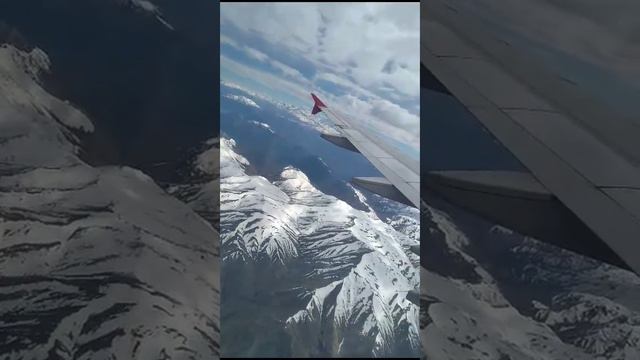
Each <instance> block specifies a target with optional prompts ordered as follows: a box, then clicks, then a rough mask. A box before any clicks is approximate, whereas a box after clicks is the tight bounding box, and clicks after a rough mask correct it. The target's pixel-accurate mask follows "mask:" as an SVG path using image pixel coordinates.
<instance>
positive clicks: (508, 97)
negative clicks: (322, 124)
mask: <svg viewBox="0 0 640 360" xmlns="http://www.w3.org/2000/svg"><path fill="white" fill-rule="evenodd" d="M425 5H426V9H425V11H426V14H427V17H428V18H433V19H434V20H430V19H426V21H425V19H423V23H422V30H423V34H424V36H423V39H422V45H421V58H422V62H423V64H424V65H425V66H426V67H427V68H428V69H429V70H430V71H431V72H432V73H433V74H434V75H435V76H436V77H437V78H438V80H440V81H441V82H442V83H443V84H444V85H445V86H446V87H447V88H448V90H449V91H450V92H451V93H452V94H454V95H455V96H456V98H457V99H458V100H459V101H460V102H462V104H463V105H465V107H466V108H467V109H468V110H469V111H470V112H471V113H472V114H474V115H475V117H476V118H477V119H478V120H479V121H481V122H482V123H483V124H484V125H485V126H486V127H487V129H488V130H490V131H491V132H492V133H493V134H494V135H495V136H496V137H497V138H498V139H499V140H500V141H501V142H502V143H503V144H504V145H505V146H506V147H507V148H508V149H509V150H510V151H511V152H513V154H514V155H515V156H516V157H517V158H518V159H519V160H520V161H521V162H522V163H523V164H524V165H525V166H526V167H527V168H529V170H530V171H531V172H532V173H533V175H534V176H535V177H536V178H537V179H538V180H539V181H540V182H541V183H542V184H544V186H545V187H546V188H547V189H549V190H550V191H551V192H552V193H553V194H554V195H555V196H556V197H557V198H558V199H559V200H560V201H561V202H562V203H564V204H565V206H567V207H568V208H569V209H571V211H573V212H574V213H575V214H576V215H577V216H578V217H579V218H580V219H581V220H582V221H583V222H584V223H585V224H586V225H587V226H588V227H589V228H591V229H592V230H593V232H594V233H596V234H597V235H598V236H599V237H600V238H601V239H602V240H603V241H604V242H605V243H607V245H608V246H610V247H611V249H612V250H613V251H614V252H616V253H617V254H618V255H619V256H620V257H621V258H622V259H623V260H624V261H625V262H626V263H628V264H629V266H630V267H631V268H632V269H634V271H636V272H638V273H640V219H639V218H638V217H637V214H638V209H639V208H640V203H639V202H640V197H639V196H637V194H638V192H637V190H638V189H640V169H638V167H637V166H636V164H635V163H634V162H633V159H632V158H633V156H631V157H629V155H630V153H632V152H633V149H632V146H631V145H629V146H626V147H625V149H622V150H621V149H620V148H616V147H614V146H611V145H610V144H609V142H607V141H606V140H604V139H607V138H608V137H610V136H612V134H613V133H612V132H611V130H606V131H605V133H606V134H601V133H600V132H598V131H594V129H595V130H597V129H600V128H602V127H603V124H602V123H598V124H597V126H589V124H591V125H593V124H594V123H596V122H597V121H598V120H599V121H602V120H603V119H611V118H613V117H615V116H616V115H615V114H613V113H610V114H609V116H605V115H606V114H607V113H604V112H603V111H604V110H603V109H604V108H603V107H599V106H595V105H593V104H590V105H588V106H586V107H585V109H587V110H591V111H592V112H593V113H595V114H597V115H598V116H601V117H600V118H593V117H592V115H591V114H589V111H585V110H584V109H580V106H582V105H583V104H585V100H584V98H582V97H580V96H579V95H573V96H574V97H572V94H571V93H570V92H569V90H568V89H567V88H566V87H562V86H560V85H558V86H555V84H556V80H557V79H554V77H553V75H552V74H550V73H545V72H544V70H542V69H540V68H533V67H531V66H527V67H526V68H523V67H521V66H518V65H513V66H510V67H509V68H507V66H505V65H504V63H505V62H509V63H519V64H522V62H520V61H521V60H522V59H520V58H516V57H513V58H510V56H511V55H512V52H511V50H512V49H511V50H510V47H509V45H508V44H504V43H501V42H500V40H499V39H495V38H482V31H481V29H480V28H474V27H473V26H472V25H473V19H470V18H467V17H462V14H461V12H460V11H456V10H455V9H453V10H452V9H451V6H450V5H445V4H444V3H443V2H442V1H440V0H427V1H424V2H423V5H422V6H423V7H425ZM435 19H437V22H436V20H435ZM427 32H429V33H428V34H427ZM470 38H471V39H470ZM514 56H515V55H514ZM495 57H500V60H494V59H495ZM522 61H524V60H522ZM525 63H526V62H525ZM514 72H515V74H514ZM523 72H529V73H528V74H522V73H523ZM532 76H533V77H534V78H536V80H535V82H536V84H534V85H533V86H532V84H531V83H529V82H528V81H526V80H527V79H530V78H531V77H532ZM556 89H560V90H559V91H560V95H559V98H560V100H561V101H560V102H561V103H562V104H565V105H566V106H568V107H569V108H571V111H568V110H567V108H566V107H563V106H559V105H558V102H559V99H558V97H556V92H555V90H556ZM578 98H579V99H578ZM572 99H573V100H572ZM578 100H580V101H578ZM592 102H593V101H592ZM562 104H560V105H562ZM594 109H595V110H594ZM578 116H580V118H577V117H578ZM619 121H621V120H619ZM627 128H628V129H629V130H628V131H631V132H632V131H633V128H632V127H631V126H630V125H629V126H628V127H627ZM601 135H602V136H601ZM628 136H629V134H624V135H621V138H624V137H628ZM623 150H626V151H623ZM631 155H633V154H631ZM623 188H624V189H629V190H628V191H631V192H633V194H634V196H625V197H624V200H623V199H622V196H623V195H622V194H626V192H623V191H622V190H620V189H623ZM628 191H627V192H628ZM627 195H628V194H627Z"/></svg>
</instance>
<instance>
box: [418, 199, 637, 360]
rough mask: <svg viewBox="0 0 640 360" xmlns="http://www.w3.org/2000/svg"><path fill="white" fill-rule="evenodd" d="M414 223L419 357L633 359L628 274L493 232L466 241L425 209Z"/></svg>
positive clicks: (455, 225)
mask: <svg viewBox="0 0 640 360" xmlns="http://www.w3.org/2000/svg"><path fill="white" fill-rule="evenodd" d="M452 214H455V211H453V212H452ZM422 219H423V220H422V226H423V227H424V228H425V229H426V231H425V233H426V234H429V236H428V237H427V238H425V240H424V242H423V245H422V246H427V247H428V248H429V250H430V251H431V253H434V254H435V255H433V256H432V258H431V259H430V260H429V261H427V262H425V264H426V268H422V270H421V271H422V274H421V280H422V286H423V288H422V295H421V296H422V298H421V341H422V345H423V350H424V357H425V358H426V359H437V360H440V359H540V360H542V359H545V360H546V359H554V360H560V359H580V360H582V359H584V360H589V359H617V360H623V359H636V358H638V357H640V336H639V331H640V321H639V320H640V278H638V277H637V276H636V275H635V274H632V273H630V272H627V271H625V270H621V269H617V268H614V267H612V266H609V265H605V264H601V263H598V262H596V261H593V260H590V259H587V258H584V257H581V256H579V255H576V254H573V253H571V252H568V251H563V250H561V249H558V248H555V247H553V246H550V245H546V244H544V243H540V242H538V241H535V240H531V239H523V238H522V237H520V236H518V235H516V234H513V233H511V232H509V231H507V230H505V229H500V228H496V227H494V228H491V229H490V230H488V231H486V232H485V233H482V232H480V233H475V235H474V237H473V238H472V237H470V236H468V235H467V233H466V232H465V230H463V227H462V226H461V225H462V224H464V222H465V221H466V220H465V219H464V218H463V217H455V218H452V217H449V216H447V215H445V214H444V213H442V212H440V211H438V210H435V209H432V208H429V209H426V211H425V213H424V214H423V217H422ZM454 219H455V220H454ZM470 239H473V241H471V240H470Z"/></svg>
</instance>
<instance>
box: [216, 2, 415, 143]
mask: <svg viewBox="0 0 640 360" xmlns="http://www.w3.org/2000/svg"><path fill="white" fill-rule="evenodd" d="M418 7H419V4H418V3H389V4H377V3H340V4H338V3H331V4H318V3H304V4H291V3H279V4H278V3H276V4H273V3H271V4H257V3H251V4H241V3H235V4H231V3H225V4H222V5H221V24H222V25H221V29H222V31H221V32H222V34H223V35H222V36H223V37H224V39H223V38H221V42H222V43H226V44H228V45H231V46H234V47H235V48H238V49H241V50H242V51H243V52H244V53H245V54H246V55H247V56H248V57H249V58H251V59H253V60H257V61H259V62H261V63H263V64H266V65H268V66H269V69H266V68H261V69H252V70H254V72H252V73H251V74H252V76H256V79H255V80H256V81H260V82H263V81H271V83H270V84H269V87H270V88H274V87H279V86H285V87H286V89H287V90H289V91H291V92H292V93H293V94H295V95H296V96H300V95H301V94H304V96H305V97H306V96H308V92H310V91H316V92H318V93H319V94H320V95H322V96H323V97H324V98H326V99H327V101H330V102H331V103H332V104H333V106H334V108H339V109H340V110H341V111H342V112H344V113H349V114H350V115H353V116H354V117H356V118H358V119H359V121H362V122H363V123H366V124H367V126H369V127H371V128H374V129H376V130H379V131H382V132H383V133H384V134H385V135H388V136H389V137H393V138H394V140H396V141H403V142H407V141H410V142H411V143H410V144H409V145H410V146H411V147H413V148H416V149H417V148H419V137H418V136H417V134H418V132H419V117H418V114H417V111H416V109H418V108H419V96H420V83H419V81H420V62H419V61H420V59H419V56H420V55H419V54H420V44H419V37H420V35H419V32H420V20H419V9H418ZM230 39H233V43H232V42H231V41H229V40H230ZM239 43H241V44H243V45H239ZM230 61H231V59H229V58H227V59H226V62H227V63H230ZM241 62H242V60H241V59H234V66H235V67H236V69H237V68H238V66H240V65H241V64H240V63H241ZM301 64H310V65H311V67H312V68H313V69H312V71H307V70H308V69H307V68H305V67H302V66H301ZM245 67H249V66H245ZM255 71H258V72H257V73H256V72H255ZM268 72H272V73H273V75H277V74H280V75H282V76H284V78H286V79H287V80H290V81H286V82H282V81H280V82H278V81H277V80H275V78H277V77H278V76H273V77H270V76H269V74H268ZM280 80H283V79H280ZM321 81H326V82H329V83H331V84H335V85H337V86H338V88H336V89H345V92H344V93H343V92H342V91H340V93H343V94H336V93H331V92H329V91H328V90H329V89H327V88H326V87H324V86H323V87H322V89H323V90H321V89H319V85H320V82H321ZM316 82H318V84H316ZM276 84H277V85H276ZM394 112H395V113H394ZM387 116H390V118H385V117H387ZM399 126H403V127H405V128H404V129H393V128H394V127H399Z"/></svg>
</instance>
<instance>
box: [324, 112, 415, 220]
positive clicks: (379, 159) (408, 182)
mask: <svg viewBox="0 0 640 360" xmlns="http://www.w3.org/2000/svg"><path fill="white" fill-rule="evenodd" d="M323 111H324V112H325V114H326V115H327V116H328V117H329V118H331V120H332V121H334V122H335V123H336V124H337V125H338V127H339V128H340V131H341V132H342V134H343V135H344V137H346V138H347V139H349V141H350V142H351V143H352V144H353V146H355V147H356V149H358V151H359V152H360V153H361V154H362V155H364V156H365V157H366V158H367V159H368V160H369V161H370V162H371V163H372V164H373V166H375V167H376V169H378V171H380V173H382V175H384V177H385V178H387V180H389V182H391V183H392V184H393V186H395V187H396V188H397V189H398V190H399V191H400V192H401V193H402V195H404V196H405V197H406V198H407V199H408V200H409V201H410V202H411V203H412V204H413V205H414V206H415V207H416V208H420V175H419V165H417V164H412V163H411V162H409V161H407V160H403V159H399V158H398V156H397V155H396V154H395V153H393V151H390V150H389V149H387V148H385V146H384V145H382V143H376V142H374V141H373V140H372V139H371V138H370V137H369V136H367V135H366V134H365V133H364V132H363V131H362V130H360V129H358V128H357V127H355V126H353V125H352V124H351V123H350V122H349V121H348V120H347V119H345V118H344V117H342V116H340V115H338V114H336V113H335V112H334V111H332V110H331V109H329V108H326V107H325V108H324V109H323ZM416 169H418V171H416Z"/></svg>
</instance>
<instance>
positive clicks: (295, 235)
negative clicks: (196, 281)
mask: <svg viewBox="0 0 640 360" xmlns="http://www.w3.org/2000/svg"><path fill="white" fill-rule="evenodd" d="M235 145H236V144H235V142H234V141H233V140H232V139H222V140H221V143H220V154H221V155H220V158H221V167H220V169H221V172H220V187H221V212H222V213H221V218H220V225H221V239H222V257H223V264H224V265H223V274H222V283H223V287H224V288H223V297H222V303H223V307H222V311H223V313H222V328H223V354H224V355H225V356H235V355H244V356H255V355H261V356H265V355H272V356H274V355H279V356H288V355H293V356H391V355H396V356H402V355H417V354H418V353H419V338H418V306H417V305H416V304H414V303H412V302H411V301H409V300H408V299H407V293H408V291H409V290H411V289H415V288H416V287H417V286H418V284H419V275H418V269H417V263H416V261H415V256H416V255H415V254H412V253H411V252H410V251H409V250H408V246H403V245H402V244H403V243H405V244H407V245H417V244H418V242H417V241H416V240H415V239H410V238H409V237H407V236H406V235H404V234H402V233H399V232H397V231H396V230H394V228H393V227H391V226H390V225H388V224H386V223H385V222H383V221H381V220H380V219H379V218H378V217H377V216H376V215H375V213H373V212H363V211H359V210H355V209H353V208H352V207H350V206H349V205H348V204H347V203H345V202H343V201H341V200H339V199H336V198H335V197H332V196H329V195H326V194H324V193H322V192H320V191H319V190H317V189H316V188H315V187H314V186H313V185H312V184H311V182H310V181H309V179H308V178H307V177H306V175H305V174H304V173H302V172H301V171H299V170H297V169H295V168H292V167H287V168H285V169H283V170H282V173H281V175H280V180H278V181H276V182H274V183H271V182H269V181H268V180H267V179H266V178H264V177H261V176H255V175H247V173H246V168H247V167H249V166H250V164H249V162H248V161H247V160H246V159H245V158H244V157H242V156H241V155H239V154H238V153H237V149H236V148H235ZM399 239H402V241H400V240H399ZM412 260H413V261H412ZM239 334H242V335H241V336H239Z"/></svg>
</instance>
